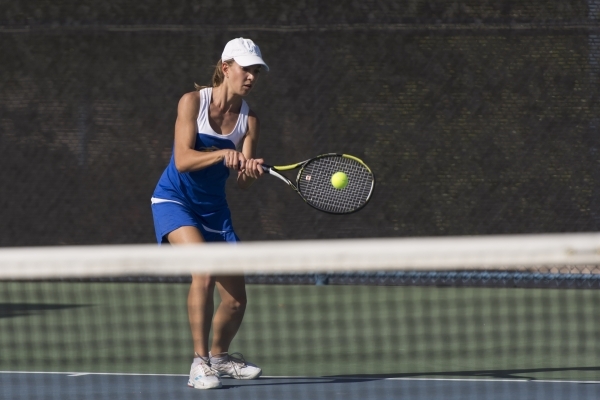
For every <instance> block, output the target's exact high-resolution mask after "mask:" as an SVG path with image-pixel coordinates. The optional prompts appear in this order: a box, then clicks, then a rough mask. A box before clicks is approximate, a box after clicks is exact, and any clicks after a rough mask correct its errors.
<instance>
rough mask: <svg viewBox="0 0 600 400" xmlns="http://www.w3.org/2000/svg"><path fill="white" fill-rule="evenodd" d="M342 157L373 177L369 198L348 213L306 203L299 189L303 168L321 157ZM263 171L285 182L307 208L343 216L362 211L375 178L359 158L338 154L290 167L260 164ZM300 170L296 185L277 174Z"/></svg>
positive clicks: (305, 161)
mask: <svg viewBox="0 0 600 400" xmlns="http://www.w3.org/2000/svg"><path fill="white" fill-rule="evenodd" d="M333 156H335V157H344V158H349V159H352V160H354V161H356V162H358V163H359V164H361V165H362V166H364V167H365V168H366V169H367V170H368V171H369V172H370V173H371V175H372V176H373V180H372V182H371V190H370V191H369V196H368V197H367V198H366V200H365V202H364V203H363V204H362V205H361V206H360V207H358V208H355V209H353V210H351V211H348V212H332V211H327V210H323V209H321V208H318V207H315V206H314V205H313V204H311V202H310V201H308V200H307V199H306V198H305V197H304V195H303V194H302V192H301V191H300V189H299V186H300V185H299V183H298V182H299V180H300V177H301V176H302V171H303V170H304V167H305V166H306V165H307V164H308V163H310V162H311V161H314V160H317V159H319V158H323V157H333ZM261 167H262V169H263V171H265V172H266V173H268V174H269V175H272V176H274V177H275V178H278V179H280V180H281V181H283V182H285V183H286V184H287V185H289V186H290V187H291V188H292V189H294V190H295V191H296V193H298V195H299V196H300V197H301V198H302V200H304V202H305V203H306V204H308V205H309V206H311V207H312V208H314V209H316V210H319V211H322V212H326V213H328V214H335V215H344V214H352V213H355V212H357V211H358V210H360V209H362V208H363V207H364V206H366V205H367V203H368V202H369V200H370V199H371V197H372V196H373V192H374V190H375V176H374V175H373V171H371V168H369V166H368V165H367V164H365V163H364V162H363V161H362V160H361V159H360V158H358V157H354V156H352V155H350V154H339V153H326V154H320V155H318V156H316V157H313V158H309V159H308V160H304V161H301V162H299V163H295V164H290V165H268V164H262V165H261ZM297 168H300V170H299V171H298V174H297V175H296V183H294V182H292V180H291V179H289V178H287V177H286V176H284V175H282V174H280V173H279V172H282V171H291V170H293V169H297Z"/></svg>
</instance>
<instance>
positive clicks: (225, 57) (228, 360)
mask: <svg viewBox="0 0 600 400" xmlns="http://www.w3.org/2000/svg"><path fill="white" fill-rule="evenodd" d="M262 68H264V69H265V70H267V71H268V66H267V64H265V62H264V61H263V59H262V55H261V53H260V49H259V48H258V46H256V45H255V44H254V42H252V40H249V39H244V38H237V39H233V40H231V41H229V42H228V43H227V45H226V46H225V49H224V50H223V54H222V57H221V60H219V62H218V63H217V66H216V68H215V73H214V76H213V87H204V88H202V87H199V86H197V85H196V89H197V91H195V92H191V93H186V94H185V95H183V97H182V98H181V100H180V101H179V105H178V108H177V121H176V123H175V142H174V146H173V156H172V157H171V161H170V163H169V165H168V166H167V168H166V170H165V171H164V173H163V174H162V176H161V178H160V180H159V182H158V185H157V186H156V189H155V191H154V194H153V197H152V213H153V216H154V226H155V230H156V237H157V240H158V242H159V243H165V242H168V243H171V244H174V245H178V244H189V243H203V242H238V241H239V238H238V237H237V235H236V234H235V232H234V230H233V226H232V223H231V214H230V212H229V207H228V205H227V201H226V199H225V182H226V180H227V177H228V176H229V170H230V169H232V170H234V171H237V182H238V185H239V186H240V187H241V188H243V189H245V188H248V187H249V186H250V185H251V184H252V183H253V182H254V181H255V180H256V179H258V178H260V176H261V175H262V174H263V170H262V168H261V164H262V163H263V160H262V159H256V158H254V157H255V153H256V148H257V143H258V135H259V121H258V118H257V117H256V114H254V112H252V110H250V109H249V107H248V105H247V104H246V102H245V101H244V100H243V97H244V96H246V95H247V94H248V93H250V91H251V90H252V88H253V87H254V85H255V84H256V81H257V79H258V75H259V73H260V71H261V69H262ZM237 149H241V151H238V150H237ZM215 286H216V287H217V289H218V291H219V295H220V296H221V304H220V305H219V307H218V309H217V311H216V313H215V312H214V304H213V292H214V288H215ZM245 307H246V290H245V282H244V277H243V276H206V275H193V276H192V284H191V287H190V291H189V295H188V316H189V321H190V328H191V331H192V338H193V341H194V354H195V357H194V360H193V363H192V367H191V371H190V379H189V381H188V385H189V386H191V387H193V388H196V389H211V388H218V387H221V381H220V376H223V375H229V376H231V377H233V378H236V379H254V378H258V377H259V376H260V374H261V372H262V371H261V369H260V368H258V367H257V366H256V365H254V364H251V363H248V362H246V361H244V359H243V357H242V358H236V357H232V356H231V355H230V354H229V353H228V350H229V345H230V343H231V341H232V340H233V337H234V336H235V334H236V333H237V331H238V328H239V327H240V324H241V322H242V318H243V316H244V310H245ZM213 313H214V318H213ZM211 320H212V328H213V340H212V345H211V348H210V349H209V348H208V335H209V332H210V328H211ZM209 350H210V352H209Z"/></svg>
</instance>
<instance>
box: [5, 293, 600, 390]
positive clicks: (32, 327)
mask: <svg viewBox="0 0 600 400" xmlns="http://www.w3.org/2000/svg"><path fill="white" fill-rule="evenodd" d="M187 290H188V285H187V284H172V283H170V284H158V283H68V282H64V283H50V282H44V283H36V282H0V348H1V349H2V356H1V357H0V370H3V371H69V372H127V373H157V374H187V373H188V372H189V362H190V361H191V354H192V349H191V339H190V334H189V328H188V322H187V311H186V298H187ZM248 299H249V304H248V309H247V312H246V317H245V320H244V323H243V325H242V328H241V330H240V332H239V334H238V336H237V338H236V339H235V341H234V343H233V346H232V349H231V351H232V352H233V351H239V352H242V353H243V354H244V355H245V357H246V358H247V359H249V360H251V361H252V362H255V363H257V364H259V365H260V366H262V368H263V370H264V375H267V376H336V375H365V376H369V375H387V376H397V377H424V378H433V377H444V378H457V379H465V378H475V379H477V378H502V379H507V378H517V379H522V378H531V379H540V380H542V379H545V380H554V379H557V380H594V381H600V353H599V351H598V350H599V349H600V346H598V345H597V341H598V338H599V337H600V335H599V331H598V328H599V327H600V323H599V322H598V321H599V317H600V307H598V305H599V304H600V291H597V290H569V289H490V288H436V287H384V286H379V287H378V286H303V285H297V286H291V285H290V286H288V285H249V286H248Z"/></svg>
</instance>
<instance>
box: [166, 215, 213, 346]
mask: <svg viewBox="0 0 600 400" xmlns="http://www.w3.org/2000/svg"><path fill="white" fill-rule="evenodd" d="M167 239H168V240H169V243H171V244H173V245H178V244H192V243H204V238H203V237H202V234H201V233H200V231H199V230H198V229H196V228H195V227H193V226H182V227H181V228H178V229H176V230H174V231H172V232H171V233H169V234H168V235H167ZM214 289H215V279H214V278H213V277H211V276H209V275H192V284H191V286H190V291H189V293H188V302H187V303H188V318H189V322H190V329H191V331H192V339H193V341H194V352H196V353H197V354H198V355H199V356H201V357H208V336H209V334H210V324H211V320H212V317H213V313H214V300H213V297H214V296H213V294H214Z"/></svg>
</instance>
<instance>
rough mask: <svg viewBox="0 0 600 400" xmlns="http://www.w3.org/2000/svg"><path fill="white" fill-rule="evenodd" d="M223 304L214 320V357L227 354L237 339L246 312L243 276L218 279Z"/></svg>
mask: <svg viewBox="0 0 600 400" xmlns="http://www.w3.org/2000/svg"><path fill="white" fill-rule="evenodd" d="M216 285H217V289H218V290H219V295H220V297H221V304H220V305H219V308H217V312H216V313H215V317H214V319H213V340H212V347H211V353H212V354H213V355H216V354H221V353H226V352H228V351H229V345H230V344H231V341H232V340H233V338H234V337H235V335H236V333H237V331H238V329H239V328H240V325H241V324H242V319H243V318H244V312H245V311H246V282H245V280H244V277H243V276H219V277H217V278H216Z"/></svg>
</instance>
